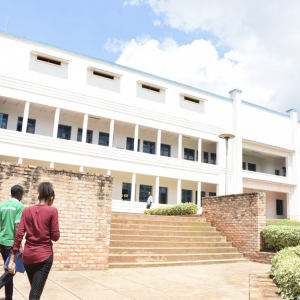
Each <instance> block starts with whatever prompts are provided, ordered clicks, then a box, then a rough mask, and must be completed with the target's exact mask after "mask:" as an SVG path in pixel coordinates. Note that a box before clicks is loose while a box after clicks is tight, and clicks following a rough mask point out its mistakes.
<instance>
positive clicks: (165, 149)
mask: <svg viewBox="0 0 300 300" xmlns="http://www.w3.org/2000/svg"><path fill="white" fill-rule="evenodd" d="M160 155H161V156H167V157H170V156H171V146H170V145H165V144H161V146H160Z"/></svg>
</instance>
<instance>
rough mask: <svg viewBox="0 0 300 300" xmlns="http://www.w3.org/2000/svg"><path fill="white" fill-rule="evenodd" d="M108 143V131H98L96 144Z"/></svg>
mask: <svg viewBox="0 0 300 300" xmlns="http://www.w3.org/2000/svg"><path fill="white" fill-rule="evenodd" d="M108 144H109V133H105V132H99V140H98V145H101V146H108Z"/></svg>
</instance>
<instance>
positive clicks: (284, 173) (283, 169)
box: [282, 167, 286, 177]
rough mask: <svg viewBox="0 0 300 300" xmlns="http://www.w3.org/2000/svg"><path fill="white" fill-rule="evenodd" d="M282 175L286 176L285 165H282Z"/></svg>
mask: <svg viewBox="0 0 300 300" xmlns="http://www.w3.org/2000/svg"><path fill="white" fill-rule="evenodd" d="M282 176H284V177H286V167H282Z"/></svg>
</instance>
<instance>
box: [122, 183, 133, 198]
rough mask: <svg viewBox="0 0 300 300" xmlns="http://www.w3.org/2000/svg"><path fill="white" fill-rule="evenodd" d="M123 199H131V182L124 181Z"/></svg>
mask: <svg viewBox="0 0 300 300" xmlns="http://www.w3.org/2000/svg"><path fill="white" fill-rule="evenodd" d="M122 200H124V201H130V200H131V183H126V182H123V183H122Z"/></svg>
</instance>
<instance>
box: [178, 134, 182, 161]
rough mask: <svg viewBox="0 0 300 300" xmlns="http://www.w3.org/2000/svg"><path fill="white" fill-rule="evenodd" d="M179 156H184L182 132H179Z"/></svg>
mask: <svg viewBox="0 0 300 300" xmlns="http://www.w3.org/2000/svg"><path fill="white" fill-rule="evenodd" d="M178 158H179V159H181V158H182V134H181V133H179V135H178Z"/></svg>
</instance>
